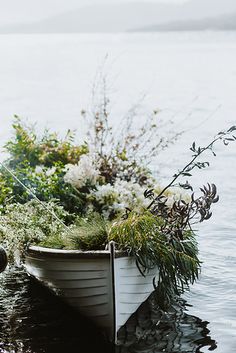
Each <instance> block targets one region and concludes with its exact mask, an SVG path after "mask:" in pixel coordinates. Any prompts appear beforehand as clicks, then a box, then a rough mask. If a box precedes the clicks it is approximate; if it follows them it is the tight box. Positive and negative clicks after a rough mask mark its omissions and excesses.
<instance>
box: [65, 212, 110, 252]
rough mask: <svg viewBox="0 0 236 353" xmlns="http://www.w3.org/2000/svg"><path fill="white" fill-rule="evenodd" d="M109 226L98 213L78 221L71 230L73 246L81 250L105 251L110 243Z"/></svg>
mask: <svg viewBox="0 0 236 353" xmlns="http://www.w3.org/2000/svg"><path fill="white" fill-rule="evenodd" d="M108 226H109V223H108V222H106V221H105V220H104V219H103V218H102V217H101V215H99V214H96V213H94V214H91V215H90V216H89V217H87V218H80V219H78V220H77V224H75V226H74V227H72V228H71V232H72V235H71V236H70V240H71V246H72V247H73V249H80V250H104V249H105V246H106V244H107V243H108Z"/></svg>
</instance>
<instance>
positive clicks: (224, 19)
mask: <svg viewBox="0 0 236 353" xmlns="http://www.w3.org/2000/svg"><path fill="white" fill-rule="evenodd" d="M203 30H224V31H234V30H236V12H235V13H234V14H233V15H224V16H220V17H215V18H203V19H201V20H191V21H190V20H188V21H173V22H168V23H163V24H159V25H155V26H147V27H142V28H139V29H135V30H134V31H135V32H136V31H138V32H140V31H141V32H155V31H203Z"/></svg>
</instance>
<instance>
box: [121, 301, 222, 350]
mask: <svg viewBox="0 0 236 353" xmlns="http://www.w3.org/2000/svg"><path fill="white" fill-rule="evenodd" d="M207 325H208V322H207V321H202V320H201V319H199V318H197V317H195V316H192V315H188V314H187V313H186V303H185V302H183V301H182V302H179V303H178V305H176V306H175V307H172V309H171V310H170V312H168V313H163V311H161V310H160V309H159V308H158V306H157V304H156V301H155V296H154V295H152V296H151V297H150V298H149V300H147V301H146V302H145V303H143V305H142V306H141V307H140V309H139V310H138V311H137V312H136V313H135V314H133V315H132V316H131V318H130V319H129V320H128V321H127V323H126V325H125V326H123V327H122V328H121V329H120V331H119V334H118V346H117V348H116V353H128V352H132V353H136V352H137V353H138V352H140V353H141V352H142V353H153V352H165V353H181V352H183V353H187V352H188V353H201V352H202V351H201V348H203V347H207V348H208V350H209V351H213V350H215V349H216V348H217V344H216V341H215V340H213V339H212V338H211V337H210V335H209V333H210V331H209V329H208V328H207Z"/></svg>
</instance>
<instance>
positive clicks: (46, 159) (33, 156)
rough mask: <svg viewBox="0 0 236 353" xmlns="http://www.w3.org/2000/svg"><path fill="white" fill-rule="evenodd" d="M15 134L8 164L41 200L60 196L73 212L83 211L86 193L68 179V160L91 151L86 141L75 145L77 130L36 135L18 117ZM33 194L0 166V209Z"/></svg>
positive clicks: (7, 149)
mask: <svg viewBox="0 0 236 353" xmlns="http://www.w3.org/2000/svg"><path fill="white" fill-rule="evenodd" d="M13 129H14V138H13V139H12V140H10V141H9V142H8V143H7V144H6V146H5V148H6V151H7V152H8V153H9V154H10V157H9V159H8V160H7V161H6V162H5V165H6V166H7V167H9V168H10V170H11V171H13V172H14V175H15V176H16V177H17V178H18V179H19V180H20V181H21V182H22V183H23V184H24V185H25V186H26V187H28V188H29V189H30V190H32V191H33V193H34V194H35V195H36V196H37V197H38V198H39V199H40V200H41V201H50V200H52V199H57V200H59V202H60V204H61V205H62V206H63V207H64V208H65V209H66V210H67V211H69V212H70V213H78V214H79V213H83V210H84V202H85V197H84V195H83V194H81V193H79V192H78V191H77V190H75V189H74V188H73V187H72V185H70V184H68V183H65V181H64V175H65V164H66V163H77V162H78V161H79V159H80V157H81V155H82V154H85V153H87V152H88V147H87V145H86V144H84V145H81V146H76V145H74V134H73V133H71V131H69V130H68V132H67V134H66V137H65V139H62V140H61V139H59V137H58V136H57V134H55V133H53V134H52V133H49V132H48V131H45V133H44V135H43V137H42V138H41V139H40V138H38V137H37V135H36V133H35V131H34V129H33V128H31V127H27V126H25V125H24V124H23V123H22V122H21V120H20V118H18V117H16V120H15V123H14V124H13ZM31 199H32V196H31V195H29V193H28V192H27V191H26V190H25V188H24V187H23V186H22V185H20V184H19V183H18V181H17V180H16V179H15V178H14V177H13V176H12V175H10V174H9V172H8V171H6V170H5V169H4V168H3V167H1V168H0V209H2V210H4V209H5V207H6V205H7V204H9V203H17V202H19V203H25V202H28V201H30V200H31Z"/></svg>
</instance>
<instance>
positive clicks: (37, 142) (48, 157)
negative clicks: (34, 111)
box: [5, 116, 88, 169]
mask: <svg viewBox="0 0 236 353" xmlns="http://www.w3.org/2000/svg"><path fill="white" fill-rule="evenodd" d="M12 127H13V130H14V138H13V139H11V140H10V141H8V142H7V143H6V145H5V149H6V151H7V152H8V153H9V154H10V159H9V166H10V167H11V168H13V169H15V168H16V167H18V166H19V165H21V164H23V165H25V164H27V165H28V166H29V167H35V166H37V165H44V166H46V167H52V166H55V165H57V164H58V163H59V164H62V165H65V164H67V163H72V164H74V163H77V162H78V161H79V159H80V156H81V155H82V154H85V153H87V152H88V146H87V145H86V144H84V145H79V146H77V145H74V140H75V135H74V133H73V132H72V131H71V130H68V131H67V133H66V136H65V138H64V139H60V138H59V136H58V135H57V134H56V133H50V132H49V131H48V130H45V131H44V134H43V136H42V138H39V137H38V136H37V135H36V132H35V130H34V128H33V127H30V126H26V125H25V124H23V122H22V121H21V119H20V118H19V117H18V116H15V122H14V123H13V125H12Z"/></svg>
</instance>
